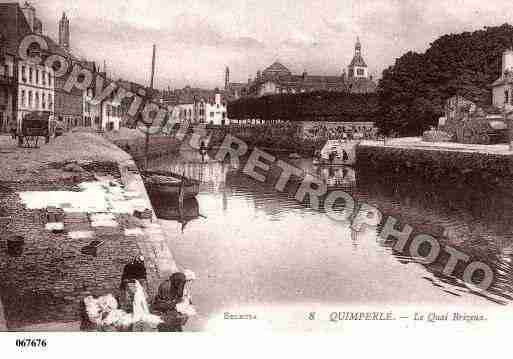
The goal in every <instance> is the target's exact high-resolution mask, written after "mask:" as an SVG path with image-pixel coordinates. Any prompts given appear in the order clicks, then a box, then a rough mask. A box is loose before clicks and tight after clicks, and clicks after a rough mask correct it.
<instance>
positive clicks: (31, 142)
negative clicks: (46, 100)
mask: <svg viewBox="0 0 513 359" xmlns="http://www.w3.org/2000/svg"><path fill="white" fill-rule="evenodd" d="M50 117H51V112H48V111H34V112H30V113H28V114H26V115H25V116H24V117H23V119H22V121H21V126H20V127H19V128H18V133H17V136H18V146H19V147H36V148H37V144H38V142H39V137H43V138H44V140H45V143H48V142H50Z"/></svg>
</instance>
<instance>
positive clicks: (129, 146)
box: [112, 135, 181, 164]
mask: <svg viewBox="0 0 513 359" xmlns="http://www.w3.org/2000/svg"><path fill="white" fill-rule="evenodd" d="M112 142H113V143H114V144H115V145H116V146H118V147H119V148H121V149H122V150H124V151H125V152H127V153H128V154H130V156H132V158H133V159H134V161H135V162H136V163H138V164H141V163H143V162H144V159H145V156H146V139H145V138H140V137H139V138H132V139H119V140H113V141H112ZM180 145H181V142H180V141H179V140H178V139H176V138H173V137H170V136H162V135H151V136H150V139H149V142H148V159H154V158H159V157H162V156H165V155H169V154H173V153H177V152H178V151H179V149H180Z"/></svg>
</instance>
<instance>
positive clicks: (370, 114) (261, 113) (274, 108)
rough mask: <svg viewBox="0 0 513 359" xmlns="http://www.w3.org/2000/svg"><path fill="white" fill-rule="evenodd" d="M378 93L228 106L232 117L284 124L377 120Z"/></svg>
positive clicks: (321, 95)
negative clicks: (278, 121) (276, 121)
mask: <svg viewBox="0 0 513 359" xmlns="http://www.w3.org/2000/svg"><path fill="white" fill-rule="evenodd" d="M378 110H379V107H378V97H377V96H376V95H375V94H369V95H363V94H349V93H341V92H326V91H318V92H308V93H301V94H279V95H270V96H264V97H254V98H243V99H239V100H237V101H233V102H230V103H228V117H229V118H261V119H264V120H277V119H279V120H284V121H308V120H310V121H375V120H376V117H377V114H378Z"/></svg>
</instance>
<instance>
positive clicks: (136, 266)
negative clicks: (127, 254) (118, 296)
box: [120, 255, 149, 293]
mask: <svg viewBox="0 0 513 359" xmlns="http://www.w3.org/2000/svg"><path fill="white" fill-rule="evenodd" d="M134 279H135V280H138V281H139V283H141V286H142V287H143V289H144V290H145V292H146V293H149V287H148V279H147V274H146V266H145V264H144V257H143V256H141V255H139V256H136V257H135V258H134V259H133V260H132V262H130V263H128V264H126V265H125V267H124V268H123V274H122V275H121V284H120V289H121V290H123V289H124V288H125V287H126V284H127V283H129V282H131V283H133V281H134Z"/></svg>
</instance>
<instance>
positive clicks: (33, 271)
mask: <svg viewBox="0 0 513 359" xmlns="http://www.w3.org/2000/svg"><path fill="white" fill-rule="evenodd" d="M11 141H12V140H11V139H10V138H8V137H6V136H0V150H1V152H2V165H3V171H2V172H1V173H0V211H1V213H0V217H2V220H3V221H4V222H6V223H5V224H6V225H4V226H2V227H1V228H0V239H1V242H0V296H1V297H0V300H1V301H2V303H3V307H4V313H5V321H6V324H7V327H8V329H9V330H22V331H23V330H33V328H38V329H39V330H49V331H51V330H59V331H60V330H77V329H78V328H79V327H80V320H81V314H82V308H81V305H82V300H83V298H84V297H86V296H88V295H93V296H98V295H104V294H108V293H113V294H117V290H118V287H119V283H120V279H121V274H122V270H123V267H124V265H125V264H126V263H128V262H129V261H130V260H131V259H132V258H133V257H134V256H136V255H143V256H144V257H145V259H146V267H147V271H148V282H149V287H150V293H149V294H150V297H151V296H152V294H153V293H154V292H155V290H156V289H157V287H158V283H159V282H160V281H161V280H162V279H163V278H164V277H165V276H167V275H169V274H170V273H172V272H174V271H176V270H177V267H176V264H175V262H174V259H173V256H172V254H171V252H170V250H169V248H168V247H167V245H166V238H165V236H164V234H163V232H162V229H161V228H160V225H159V224H158V223H157V220H156V217H155V214H154V211H153V209H152V205H151V202H150V199H149V197H148V195H147V193H146V190H145V188H144V184H143V182H142V179H141V177H140V175H139V174H138V171H137V167H136V165H135V163H134V160H133V159H132V158H131V156H130V155H128V154H127V153H125V152H124V151H122V150H120V149H119V148H118V147H116V146H115V145H114V144H112V143H110V142H108V141H107V140H106V139H104V138H102V137H101V136H98V135H96V134H92V133H73V134H67V135H65V136H62V137H59V138H57V139H54V140H52V142H51V143H50V144H48V145H43V146H42V147H41V148H39V149H25V148H16V147H15V145H14V146H13V143H14V141H12V142H13V143H11ZM145 209H149V210H151V212H152V218H151V219H141V218H137V217H136V216H135V215H134V214H135V213H136V212H135V211H143V210H145ZM48 213H52V215H54V214H57V218H59V219H57V220H52V221H51V222H55V223H54V224H51V225H48V220H47V218H48V217H47V214H48ZM56 223H57V224H56ZM12 235H17V236H21V237H22V238H23V240H24V246H23V247H22V251H21V253H17V254H18V255H16V254H14V255H13V253H12V252H11V253H8V246H7V239H8V238H11V236H12ZM94 240H98V241H100V242H102V245H101V246H100V247H99V248H98V253H97V255H96V256H93V255H89V254H85V253H83V251H82V249H83V248H84V247H85V246H87V245H88V244H89V243H91V242H92V241H94Z"/></svg>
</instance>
